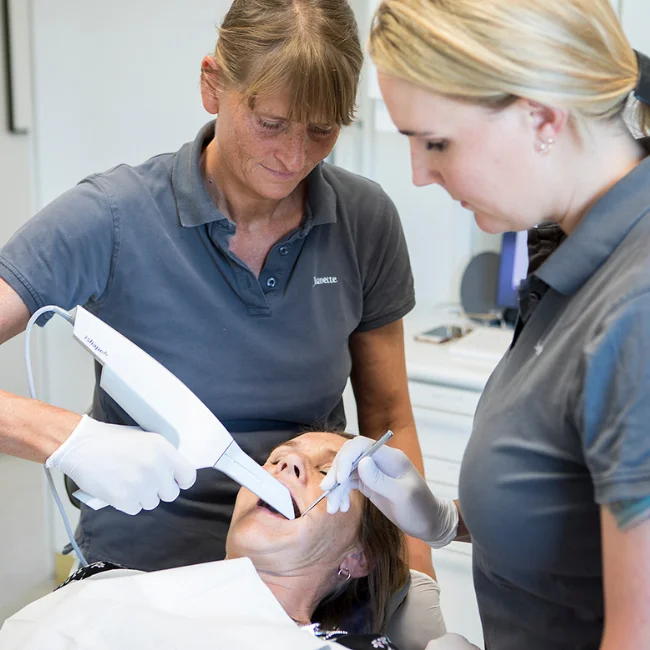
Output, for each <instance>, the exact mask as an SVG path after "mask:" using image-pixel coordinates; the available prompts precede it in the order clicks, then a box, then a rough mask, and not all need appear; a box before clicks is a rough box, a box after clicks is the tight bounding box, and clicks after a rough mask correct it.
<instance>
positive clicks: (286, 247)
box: [280, 246, 289, 256]
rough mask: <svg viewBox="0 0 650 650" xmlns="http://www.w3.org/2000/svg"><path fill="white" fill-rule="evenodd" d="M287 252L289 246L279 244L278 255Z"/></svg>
mask: <svg viewBox="0 0 650 650" xmlns="http://www.w3.org/2000/svg"><path fill="white" fill-rule="evenodd" d="M288 254H289V247H288V246H280V255H282V256H284V255H288Z"/></svg>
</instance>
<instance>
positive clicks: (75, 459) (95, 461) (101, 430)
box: [45, 415, 196, 515]
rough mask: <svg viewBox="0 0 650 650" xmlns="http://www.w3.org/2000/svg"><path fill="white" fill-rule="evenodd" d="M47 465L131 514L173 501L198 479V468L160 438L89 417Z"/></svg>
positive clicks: (82, 419) (52, 456)
mask: <svg viewBox="0 0 650 650" xmlns="http://www.w3.org/2000/svg"><path fill="white" fill-rule="evenodd" d="M45 466H46V467H49V468H52V467H55V468H57V469H59V470H61V471H62V472H63V473H64V474H67V475H68V476H69V477H70V478H71V479H72V480H73V481H74V482H75V483H76V484H77V485H78V486H79V487H80V488H81V489H82V490H83V491H84V492H87V493H88V494H90V495H92V496H94V497H97V498H99V499H103V500H104V501H106V502H107V503H108V504H110V505H111V506H113V507H114V508H116V509H117V510H121V511H122V512H125V513H127V514H129V515H136V514H138V512H140V510H142V509H143V508H144V509H145V510H153V509H154V508H155V507H156V506H157V505H158V504H159V503H160V501H161V500H162V501H173V500H174V499H175V498H176V497H177V496H178V495H179V494H180V490H181V489H184V490H186V489H187V488H189V487H191V486H192V485H193V484H194V481H196V470H195V469H194V468H193V467H192V466H191V465H190V464H189V462H188V461H186V460H185V458H183V456H181V455H180V454H179V453H178V452H177V451H176V449H175V448H174V446H173V445H172V444H171V443H169V442H168V441H167V440H165V438H163V437H162V436H161V435H158V434H156V433H149V432H147V431H142V430H141V429H137V428H134V427H125V426H119V425H116V424H106V423H105V422H98V421H97V420H93V419H92V418H89V417H88V416H87V415H84V416H83V417H82V418H81V422H79V424H78V425H77V427H76V428H75V430H74V431H73V432H72V433H71V434H70V437H69V438H68V439H67V440H66V441H65V442H64V443H63V444H62V445H61V446H60V447H59V448H58V449H57V450H56V451H55V452H54V453H53V454H52V455H51V456H50V457H49V458H48V459H47V461H46V462H45Z"/></svg>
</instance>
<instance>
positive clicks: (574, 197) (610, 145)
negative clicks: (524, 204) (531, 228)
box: [551, 124, 647, 235]
mask: <svg viewBox="0 0 650 650" xmlns="http://www.w3.org/2000/svg"><path fill="white" fill-rule="evenodd" d="M551 155H552V154H551ZM646 155H647V152H646V151H645V150H644V148H643V147H642V146H641V145H640V144H639V143H638V142H637V141H636V140H635V139H634V138H633V137H632V136H631V135H630V134H629V133H628V131H627V129H626V128H625V127H624V126H621V128H619V129H617V128H613V127H612V125H607V124H604V125H601V126H596V127H595V128H594V130H593V132H591V133H589V134H586V135H585V136H584V141H583V143H582V145H581V147H580V149H579V153H578V155H577V156H576V158H575V162H574V164H573V165H572V167H573V168H572V169H569V170H566V173H568V174H569V175H570V176H569V177H572V178H574V179H576V183H574V184H573V186H572V187H571V190H570V193H569V194H568V195H564V196H560V197H558V199H559V201H561V202H562V203H561V208H560V209H558V211H557V213H556V215H555V216H554V217H552V220H553V221H555V222H556V223H557V224H558V225H559V226H560V227H561V228H562V230H563V231H564V232H565V233H566V234H567V235H570V234H571V233H572V232H573V231H574V230H575V228H576V226H577V225H578V224H579V223H580V221H581V220H582V218H583V217H584V215H585V214H586V213H587V212H588V211H589V210H590V209H591V208H592V207H593V205H594V204H595V203H596V202H597V201H598V200H599V199H600V198H601V197H602V196H603V195H604V194H606V193H607V192H608V191H609V190H610V189H611V188H612V187H613V186H614V185H616V183H618V181H620V180H621V179H622V178H623V177H624V176H626V175H627V174H628V173H629V172H630V171H632V169H634V167H636V165H638V164H639V162H640V161H641V160H642V159H643V158H644V157H645V156H646ZM562 173H563V174H564V172H562ZM565 177H566V176H565Z"/></svg>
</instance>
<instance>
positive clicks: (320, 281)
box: [312, 276, 339, 287]
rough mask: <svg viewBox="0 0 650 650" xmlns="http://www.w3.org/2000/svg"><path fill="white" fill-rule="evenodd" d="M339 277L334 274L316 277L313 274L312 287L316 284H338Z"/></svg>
mask: <svg viewBox="0 0 650 650" xmlns="http://www.w3.org/2000/svg"><path fill="white" fill-rule="evenodd" d="M338 281H339V279H338V278H337V277H336V276H327V277H324V278H317V277H316V276H314V284H313V285H312V287H315V286H316V285H317V284H338Z"/></svg>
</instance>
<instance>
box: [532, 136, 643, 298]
mask: <svg viewBox="0 0 650 650" xmlns="http://www.w3.org/2000/svg"><path fill="white" fill-rule="evenodd" d="M641 144H642V145H643V146H644V147H645V148H646V150H648V151H650V138H644V139H643V140H641ZM649 208H650V156H649V157H647V158H645V159H644V160H642V161H641V162H640V163H639V164H638V165H637V166H636V167H635V168H634V169H633V170H632V171H631V172H629V173H628V174H627V175H626V176H624V177H623V178H622V179H621V180H619V181H618V183H616V185H614V186H613V187H612V188H611V189H610V190H608V191H607V193H606V194H605V195H604V196H602V197H601V198H600V199H599V200H598V201H597V202H596V204H595V205H594V206H593V207H592V208H591V209H590V210H589V212H587V214H586V215H585V216H584V217H583V218H582V220H581V221H580V223H579V224H578V225H577V226H576V229H575V230H574V231H573V233H572V234H571V236H569V237H567V238H566V239H565V240H564V241H563V242H562V244H561V245H560V247H559V248H558V249H557V250H556V251H555V252H554V253H553V254H552V255H551V256H550V257H549V258H548V259H547V260H546V261H545V262H544V263H543V264H542V266H541V267H540V268H539V269H538V270H537V271H536V273H535V275H537V276H538V277H539V278H540V279H541V280H543V281H544V282H545V283H546V284H548V285H549V286H551V287H553V289H555V290H556V291H558V292H559V293H561V294H563V295H571V294H573V293H575V292H576V291H578V290H579V289H580V288H581V287H582V285H583V284H584V283H585V282H586V281H587V280H588V279H589V278H590V277H591V276H592V275H593V274H594V273H595V272H596V271H597V270H598V269H599V268H600V266H601V265H602V264H604V262H605V261H606V260H607V258H608V257H609V256H610V255H611V254H612V253H613V251H614V250H615V249H616V247H617V246H618V245H619V244H620V243H621V241H623V239H624V238H625V237H626V235H627V234H628V233H629V232H630V230H632V228H633V227H634V225H635V224H636V223H637V222H638V221H639V220H640V219H641V218H642V217H643V216H644V215H645V214H647V212H648V210H649Z"/></svg>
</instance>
